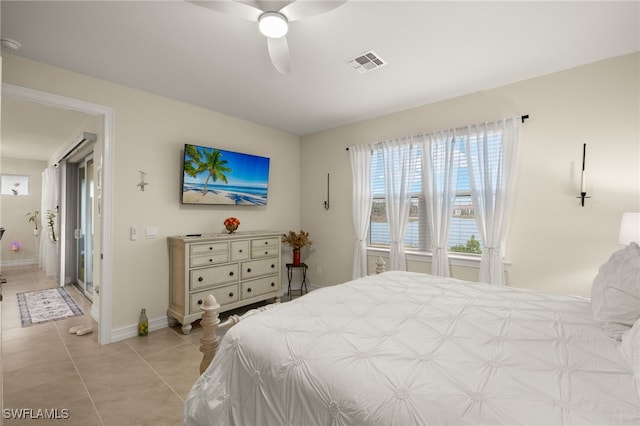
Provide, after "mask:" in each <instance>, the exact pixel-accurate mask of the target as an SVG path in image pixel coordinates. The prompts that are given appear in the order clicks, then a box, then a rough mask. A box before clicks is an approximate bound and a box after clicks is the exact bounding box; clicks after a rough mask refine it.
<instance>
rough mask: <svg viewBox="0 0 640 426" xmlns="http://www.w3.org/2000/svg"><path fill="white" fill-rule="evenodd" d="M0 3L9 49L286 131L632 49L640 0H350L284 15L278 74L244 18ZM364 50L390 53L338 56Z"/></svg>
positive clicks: (129, 7)
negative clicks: (287, 19) (368, 64)
mask: <svg viewBox="0 0 640 426" xmlns="http://www.w3.org/2000/svg"><path fill="white" fill-rule="evenodd" d="M0 7H1V11H0V12H1V17H2V26H1V36H2V37H3V38H11V39H14V40H17V41H18V42H19V43H21V45H22V47H21V49H20V50H19V51H17V52H15V54H17V55H21V56H24V57H27V58H30V59H34V60H37V61H40V62H44V63H48V64H51V65H55V66H58V67H62V68H66V69H69V70H72V71H76V72H80V73H83V74H87V75H91V76H95V77H98V78H101V79H105V80H109V81H113V82H116V83H120V84H123V85H127V86H131V87H135V88H138V89H141V90H145V91H148V92H151V93H156V94H159V95H163V96H167V97H170V98H174V99H178V100H182V101H185V102H189V103H191V104H195V105H199V106H202V107H205V108H209V109H212V110H215V111H218V112H222V113H226V114H229V115H232V116H236V117H240V118H244V119H247V120H250V121H253V122H256V123H260V124H264V125H266V126H269V127H273V128H276V129H281V130H284V131H287V132H290V133H293V134H297V135H304V134H308V133H312V132H315V131H319V130H323V129H328V128H332V127H336V126H339V125H343V124H347V123H352V122H356V121H359V120H363V119H368V118H373V117H376V116H380V115H384V114H388V113H391V112H395V111H400V110H404V109H407V108H411V107H415V106H419V105H424V104H427V103H431V102H435V101H439V100H443V99H448V98H452V97H455V96H460V95H463V94H467V93H472V92H477V91H481V90H485V89H489V88H493V87H497V86H501V85H504V84H508V83H511V82H516V81H520V80H525V79H528V78H532V77H536V76H540V75H544V74H549V73H552V72H556V71H560V70H563V69H568V68H571V67H575V66H579V65H583V64H586V63H590V62H595V61H598V60H602V59H606V58H610V57H614V56H619V55H623V54H626V53H630V52H634V51H638V50H640V30H639V28H640V24H639V22H640V2H638V1H626V2H612V1H603V2H594V1H586V2H584V1H570V2H550V1H533V2H522V1H508V2H498V1H488V2H485V1H470V2H462V1H439V2H436V1H407V2H405V1H361V0H351V1H349V2H347V3H345V4H343V5H341V6H339V7H338V8H336V9H334V10H332V11H330V12H327V13H325V14H323V15H320V16H316V17H312V18H307V19H303V20H300V21H295V22H292V23H291V24H290V30H289V34H288V35H287V39H288V43H289V49H290V52H291V73H290V74H286V75H284V74H280V73H278V72H277V71H276V70H275V69H274V67H273V66H272V64H271V62H270V59H269V56H268V53H267V46H266V40H265V38H264V37H263V36H262V35H261V34H260V33H259V32H258V29H257V25H256V24H254V23H252V22H249V21H243V20H241V19H238V18H235V17H233V16H229V15H224V14H222V13H220V12H215V11H212V10H209V9H205V8H202V7H199V6H196V5H194V4H191V3H188V2H184V1H67V2H64V1H44V2H38V1H6V0H3V1H2V2H1V3H0ZM368 50H373V51H375V52H376V53H377V54H378V55H380V56H381V57H382V58H383V59H384V60H385V61H387V62H388V65H386V66H384V67H382V68H380V69H378V70H375V71H373V72H370V73H366V74H359V73H358V72H356V71H354V70H353V69H351V68H350V67H349V66H348V65H347V64H346V61H347V60H349V59H351V58H352V57H354V56H356V55H359V54H361V53H363V52H365V51H368ZM2 112H3V117H2V119H3V123H2V124H3V129H2V132H3V135H4V134H5V126H7V125H8V126H9V127H11V125H12V123H7V121H6V120H7V118H6V117H7V116H5V115H4V113H5V108H4V105H3V111H2ZM3 145H4V141H3ZM3 152H4V147H3ZM3 155H4V154H3Z"/></svg>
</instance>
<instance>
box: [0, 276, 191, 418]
mask: <svg viewBox="0 0 640 426" xmlns="http://www.w3.org/2000/svg"><path fill="white" fill-rule="evenodd" d="M2 276H3V277H4V278H6V279H7V283H6V284H3V285H2V292H3V296H4V300H3V301H2V302H1V303H0V310H1V316H2V330H1V345H2V357H1V361H0V362H1V368H2V382H1V384H2V395H1V396H2V418H0V424H3V423H2V422H3V421H4V424H5V425H31V424H37V425H46V424H58V425H60V424H64V425H65V426H71V425H83V426H91V425H102V426H107V425H118V426H123V425H154V426H160V425H180V424H182V407H183V403H184V399H185V397H186V395H187V394H188V392H189V389H190V387H191V385H192V384H193V383H194V382H195V380H196V378H197V377H198V367H199V364H200V360H201V353H200V351H199V350H198V348H199V344H200V342H199V339H200V337H201V336H202V329H201V328H200V327H199V326H196V325H194V328H193V331H192V332H191V334H189V335H187V336H185V335H183V334H182V333H181V332H180V327H175V328H165V329H162V330H158V331H154V332H150V333H149V335H148V336H145V337H133V338H130V339H126V340H123V341H120V342H116V343H112V344H109V345H102V346H101V345H99V344H98V343H97V328H96V327H97V324H96V322H95V321H94V320H93V319H92V318H91V317H90V315H88V314H87V313H88V312H90V303H89V301H88V300H87V299H86V298H84V297H83V296H82V295H81V294H80V293H79V292H78V290H77V289H76V288H75V287H74V286H67V290H68V291H69V293H70V294H71V295H72V296H73V298H74V300H75V301H76V303H78V305H80V306H81V308H82V310H83V311H84V312H85V315H84V316H76V317H72V318H67V319H62V320H58V321H50V322H47V323H44V324H38V325H32V326H30V327H25V328H23V327H22V326H21V323H20V313H19V310H18V303H17V299H16V293H18V292H25V291H33V290H42V289H47V288H53V287H55V286H56V283H55V282H54V281H53V280H52V279H49V278H47V277H46V276H45V275H44V274H43V273H42V271H41V270H40V269H38V268H37V267H32V266H26V267H25V266H19V267H16V266H14V267H5V268H3V269H2ZM78 324H87V325H89V324H91V325H92V326H93V328H94V332H93V333H91V334H89V335H86V336H76V335H72V334H69V332H68V330H69V328H70V327H71V326H72V325H78ZM21 408H23V409H29V408H30V409H33V413H34V416H35V413H36V410H37V409H58V412H59V413H60V414H61V415H62V413H63V412H62V409H66V410H68V419H66V420H57V421H54V420H42V419H33V420H32V419H27V420H25V419H21V420H16V419H12V418H7V417H10V416H8V412H7V410H10V409H21Z"/></svg>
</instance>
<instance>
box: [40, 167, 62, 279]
mask: <svg viewBox="0 0 640 426" xmlns="http://www.w3.org/2000/svg"><path fill="white" fill-rule="evenodd" d="M59 193H60V171H59V170H58V168H57V167H55V166H53V165H51V166H48V167H47V168H46V169H45V170H44V171H43V172H42V203H41V209H40V217H41V220H42V231H41V232H40V259H39V265H40V267H41V268H42V269H43V270H44V272H45V274H46V275H47V276H51V277H55V276H56V275H57V273H58V243H57V242H54V241H52V240H51V238H50V234H51V229H50V226H49V219H48V216H49V214H48V213H49V212H53V213H55V218H54V225H53V226H54V229H55V232H56V237H59V234H60V233H59V227H58V220H59V217H58V216H59V215H58V202H59V201H58V200H59Z"/></svg>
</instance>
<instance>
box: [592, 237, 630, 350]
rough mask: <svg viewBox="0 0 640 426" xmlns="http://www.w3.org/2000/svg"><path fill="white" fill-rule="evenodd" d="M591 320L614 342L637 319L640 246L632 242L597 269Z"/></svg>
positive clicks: (593, 288) (593, 287)
mask: <svg viewBox="0 0 640 426" xmlns="http://www.w3.org/2000/svg"><path fill="white" fill-rule="evenodd" d="M591 307H592V309H593V317H594V319H595V320H596V322H597V323H598V324H599V325H600V327H601V328H602V331H603V332H604V333H606V334H607V335H609V336H611V337H613V338H614V339H616V340H620V339H621V336H622V333H624V332H625V331H627V330H628V329H630V328H631V327H633V324H634V323H635V322H636V320H638V319H639V318H640V247H638V245H637V244H636V243H631V244H629V245H628V246H627V247H625V248H624V249H622V250H619V251H617V252H615V253H613V255H611V258H610V259H609V260H608V261H607V263H605V264H604V265H602V266H601V267H600V270H599V272H598V275H597V276H596V278H595V279H594V280H593V286H592V287H591Z"/></svg>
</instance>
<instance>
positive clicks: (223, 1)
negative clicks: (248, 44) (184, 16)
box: [190, 0, 346, 74]
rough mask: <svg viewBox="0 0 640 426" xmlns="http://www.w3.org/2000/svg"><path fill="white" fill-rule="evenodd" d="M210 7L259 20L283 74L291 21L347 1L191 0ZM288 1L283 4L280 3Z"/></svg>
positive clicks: (288, 67) (286, 70)
mask: <svg viewBox="0 0 640 426" xmlns="http://www.w3.org/2000/svg"><path fill="white" fill-rule="evenodd" d="M190 3H193V4H196V5H198V6H202V7H205V8H207V9H211V10H215V11H218V12H222V13H226V14H228V15H232V16H235V17H237V18H241V19H246V20H249V21H253V22H257V23H258V28H259V30H260V32H261V33H262V34H263V35H264V36H265V37H267V47H268V49H269V56H270V57H271V62H273V66H274V67H275V68H276V69H277V70H278V71H279V72H281V73H282V74H288V73H289V71H290V70H291V60H290V57H289V45H288V44H287V38H286V37H285V36H286V35H287V31H288V30H289V22H292V21H298V20H300V19H304V18H310V17H312V16H317V15H320V14H322V13H325V12H328V11H330V10H332V9H335V8H336V7H338V6H340V5H341V4H343V3H346V0H345V1H324V0H323V1H312V0H306V1H305V0H298V1H291V2H288V1H286V2H282V1H275V2H274V1H251V2H240V1H233V0H213V1H190ZM282 3H285V5H284V6H283V7H282V6H281V7H278V6H279V4H282Z"/></svg>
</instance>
